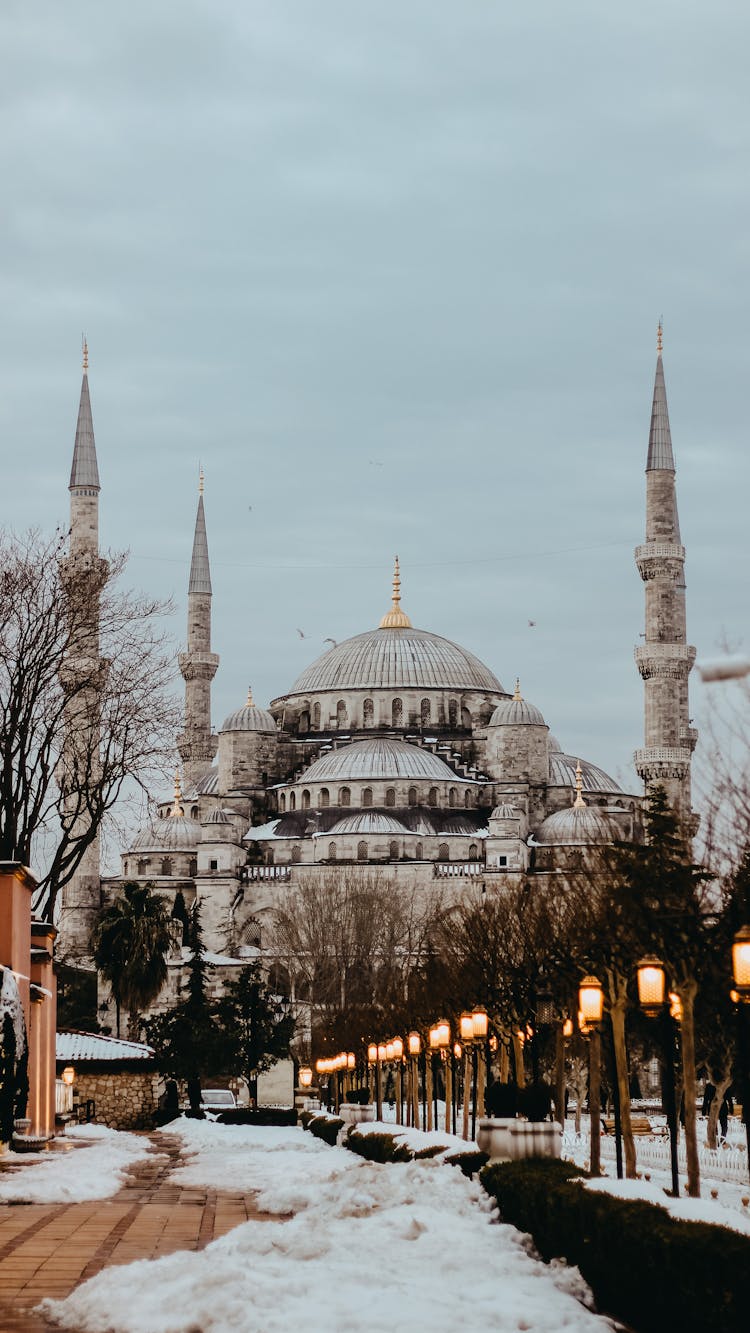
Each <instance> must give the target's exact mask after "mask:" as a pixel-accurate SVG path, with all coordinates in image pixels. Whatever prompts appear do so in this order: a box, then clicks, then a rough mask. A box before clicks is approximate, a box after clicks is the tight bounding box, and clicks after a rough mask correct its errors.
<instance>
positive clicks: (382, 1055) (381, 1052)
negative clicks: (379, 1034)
mask: <svg viewBox="0 0 750 1333" xmlns="http://www.w3.org/2000/svg"><path fill="white" fill-rule="evenodd" d="M378 1059H379V1060H380V1061H381V1062H382V1061H383V1060H387V1059H388V1053H387V1050H386V1047H385V1046H384V1045H382V1043H381V1044H379V1045H378Z"/></svg>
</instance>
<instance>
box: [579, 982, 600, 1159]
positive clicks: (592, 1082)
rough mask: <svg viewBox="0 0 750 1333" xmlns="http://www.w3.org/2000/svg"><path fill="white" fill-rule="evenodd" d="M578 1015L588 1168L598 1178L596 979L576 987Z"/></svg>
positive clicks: (598, 1105) (597, 993) (598, 1120)
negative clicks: (585, 1078)
mask: <svg viewBox="0 0 750 1333" xmlns="http://www.w3.org/2000/svg"><path fill="white" fill-rule="evenodd" d="M578 1011H579V1020H580V1027H581V1032H583V1033H584V1034H588V1036H589V1118H590V1121H591V1146H590V1150H589V1159H590V1162H589V1165H590V1169H591V1174H592V1176H598V1175H601V1165H602V1157H601V1141H600V1140H601V1132H602V1125H601V1079H602V1069H601V1060H602V1056H601V1040H600V1037H599V1024H600V1023H601V1021H602V1014H603V1012H604V991H603V989H602V983H601V981H600V980H599V978H598V977H584V978H583V981H582V982H581V984H580V986H579V987H578Z"/></svg>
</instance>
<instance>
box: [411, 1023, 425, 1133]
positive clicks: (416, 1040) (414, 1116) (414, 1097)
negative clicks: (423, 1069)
mask: <svg viewBox="0 0 750 1333" xmlns="http://www.w3.org/2000/svg"><path fill="white" fill-rule="evenodd" d="M406 1040H407V1043H408V1047H409V1094H410V1096H409V1105H410V1107H411V1123H412V1125H413V1126H414V1128H415V1129H418V1128H419V1056H420V1053H421V1050H422V1038H421V1037H420V1035H419V1033H418V1032H417V1031H416V1030H415V1031H413V1032H410V1033H409V1036H408V1037H407V1039H406ZM423 1128H424V1129H426V1128H427V1119H426V1113H425V1118H424V1124H423Z"/></svg>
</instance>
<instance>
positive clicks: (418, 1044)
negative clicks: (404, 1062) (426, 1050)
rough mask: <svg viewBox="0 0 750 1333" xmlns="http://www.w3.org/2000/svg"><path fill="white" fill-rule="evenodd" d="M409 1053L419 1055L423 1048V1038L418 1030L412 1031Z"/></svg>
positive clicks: (409, 1038)
mask: <svg viewBox="0 0 750 1333" xmlns="http://www.w3.org/2000/svg"><path fill="white" fill-rule="evenodd" d="M408 1041H409V1055H419V1053H420V1051H421V1049H422V1038H421V1037H420V1035H419V1033H418V1032H410V1033H409V1037H408Z"/></svg>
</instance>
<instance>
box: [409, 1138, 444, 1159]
mask: <svg viewBox="0 0 750 1333" xmlns="http://www.w3.org/2000/svg"><path fill="white" fill-rule="evenodd" d="M445 1151H446V1147H445V1144H444V1143H434V1144H433V1143H431V1144H430V1146H429V1147H428V1148H417V1149H416V1150H415V1152H414V1161H415V1162H424V1161H427V1160H429V1158H430V1157H439V1155H440V1153H441V1152H445Z"/></svg>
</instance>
